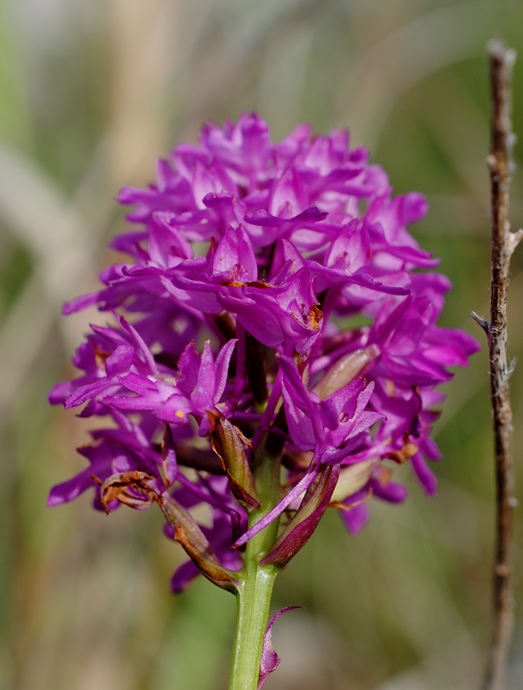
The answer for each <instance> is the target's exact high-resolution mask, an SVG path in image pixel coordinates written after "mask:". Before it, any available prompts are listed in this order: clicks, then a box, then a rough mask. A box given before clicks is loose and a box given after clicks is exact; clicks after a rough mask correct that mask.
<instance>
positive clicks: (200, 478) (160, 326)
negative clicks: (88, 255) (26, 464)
mask: <svg viewBox="0 0 523 690" xmlns="http://www.w3.org/2000/svg"><path fill="white" fill-rule="evenodd" d="M118 201H119V202H120V203H121V204H124V205H126V206H130V207H132V210H131V211H130V213H129V215H128V220H129V222H130V223H131V224H132V226H133V227H134V229H133V230H131V231H129V232H128V233H126V234H123V235H121V236H119V237H117V238H116V239H115V240H114V241H113V243H112V247H113V248H114V249H116V250H118V251H119V252H121V253H122V254H123V255H124V257H126V258H125V259H124V261H123V262H122V263H120V264H117V265H115V266H112V267H110V268H108V269H106V270H105V271H103V272H102V274H101V276H100V278H101V282H102V287H101V288H100V289H99V290H98V291H97V292H95V293H94V294H91V295H88V296H83V297H80V298H78V299H75V300H73V301H72V302H70V303H68V304H66V305H65V308H64V311H65V313H71V312H75V311H78V310H80V309H83V308H84V307H86V306H89V305H97V307H98V309H99V311H100V312H105V318H104V319H103V323H104V325H93V326H92V327H91V332H90V333H89V334H88V335H87V337H86V340H85V342H84V343H83V344H82V345H80V347H79V348H78V350H77V352H76V354H75V356H74V358H73V363H74V365H75V367H76V368H77V369H78V370H79V371H80V372H81V373H80V375H79V376H78V377H77V378H76V379H75V380H73V381H71V382H66V383H60V384H58V385H57V386H56V387H55V388H54V389H53V390H52V392H51V394H50V401H51V402H52V403H63V404H64V405H65V407H67V408H71V407H80V408H81V411H80V415H79V416H81V417H99V418H100V420H101V421H100V426H99V427H98V428H96V429H95V430H93V431H91V436H92V443H91V444H90V445H89V446H86V447H82V448H80V449H79V452H80V453H81V455H82V456H83V457H84V458H85V460H87V462H88V465H87V466H86V467H84V469H82V470H81V471H80V472H79V474H77V475H76V476H75V477H74V478H72V479H69V480H68V481H66V482H64V483H63V484H59V485H58V486H55V487H54V488H53V489H52V490H51V493H50V497H49V504H50V505H58V504H61V503H65V502H67V501H70V500H72V499H74V498H76V497H77V496H78V495H79V494H81V493H82V492H84V491H87V490H90V491H93V493H94V507H95V508H99V509H104V510H105V511H106V512H108V513H109V512H111V511H113V510H115V509H117V508H118V507H119V506H120V505H121V504H125V505H128V506H130V507H132V508H135V509H144V508H148V507H149V506H153V505H156V506H158V507H159V508H160V510H161V512H162V514H163V516H164V518H165V531H166V533H167V535H168V537H169V538H171V539H172V540H174V541H176V542H179V544H180V545H181V546H182V548H183V549H184V550H185V553H186V555H187V561H186V562H185V563H184V564H183V565H182V566H181V567H180V568H178V570H177V571H176V572H175V573H174V575H173V578H172V588H173V590H174V591H176V592H178V591H181V590H183V589H184V587H186V585H187V584H188V583H189V582H190V581H191V580H192V579H193V578H195V577H197V576H198V575H200V574H203V575H204V576H205V577H206V578H207V579H208V580H210V581H211V582H213V583H214V584H216V585H218V586H219V587H222V588H225V589H227V590H229V591H231V592H233V593H234V594H235V595H236V597H237V600H238V616H237V623H238V627H237V632H236V641H235V647H234V652H233V661H232V668H231V675H230V680H229V683H230V684H229V688H230V690H251V689H253V690H254V689H255V688H257V687H258V686H260V687H261V684H263V683H264V682H265V679H266V678H267V676H268V675H269V673H270V672H271V671H272V670H273V668H274V667H275V666H276V664H277V663H278V657H277V655H276V653H275V652H274V650H272V647H271V645H270V633H271V628H272V623H273V622H274V620H276V618H277V616H275V617H273V619H272V621H271V623H270V624H269V625H268V624H267V621H268V619H269V607H270V596H271V591H272V587H273V583H274V578H275V576H276V574H277V573H278V571H279V570H280V569H281V568H282V567H283V566H284V565H285V564H287V563H288V562H289V561H290V560H291V559H292V558H293V556H294V555H295V554H296V553H297V552H298V551H299V550H300V549H301V548H302V547H303V546H304V545H305V544H306V542H307V541H308V540H309V539H310V537H311V536H312V534H313V532H314V531H315V529H316V527H317V526H318V524H319V522H320V520H321V518H322V516H323V514H324V513H325V511H326V510H327V509H328V508H331V509H335V510H337V511H339V514H340V516H341V518H342V520H343V521H344V523H345V525H346V527H347V529H348V530H349V531H350V532H353V533H354V532H357V531H359V530H360V529H361V528H362V527H363V525H364V524H365V522H366V521H367V519H368V517H369V513H370V510H371V504H372V502H373V501H374V500H375V499H378V500H383V501H388V502H391V503H400V502H402V501H403V500H404V499H405V497H406V494H407V491H406V489H405V488H404V487H403V486H402V485H400V484H398V483H396V482H394V481H393V480H392V469H393V467H394V465H395V464H397V463H405V462H410V465H411V467H412V469H413V471H414V473H415V475H416V478H417V479H418V481H419V483H420V484H421V486H422V488H423V489H424V490H425V492H426V493H427V494H433V493H434V491H435V489H436V481H435V478H434V475H433V474H432V472H431V470H430V468H429V465H428V461H429V462H430V461H433V460H437V459H438V458H439V452H438V449H437V447H436V445H435V443H434V441H433V440H432V439H431V437H430V432H431V427H432V424H433V422H434V421H435V419H436V418H437V416H438V412H437V411H436V409H435V406H436V405H438V404H439V403H440V402H441V400H442V395H441V393H439V392H438V390H437V386H438V384H440V383H442V382H444V381H447V380H449V379H450V378H451V374H450V373H449V367H450V366H454V365H460V366H465V365H466V364H467V360H468V357H469V355H470V354H471V353H473V352H474V351H475V350H477V344H476V342H475V341H474V340H473V338H472V337H470V336H469V335H467V334H466V333H463V332H461V331H458V330H452V329H445V328H440V327H439V326H437V325H436V322H437V319H438V317H439V315H440V312H441V309H442V307H443V302H444V296H445V293H446V292H447V291H448V290H449V288H450V284H449V281H448V280H447V278H445V277H444V276H443V275H441V274H439V273H437V272H435V271H434V267H435V266H436V265H437V263H438V262H437V260H435V259H433V258H432V256H431V255H430V254H429V253H427V252H426V251H424V250H423V249H421V248H420V247H419V245H418V243H417V242H416V240H415V239H414V237H413V236H412V235H411V234H410V232H409V230H408V227H409V225H411V224H412V223H415V222H416V221H419V220H420V219H421V218H423V216H424V215H425V213H426V211H427V204H426V201H425V199H424V198H423V196H421V195H420V194H417V193H410V194H405V195H402V196H394V195H393V193H392V189H391V187H390V185H389V181H388V178H387V175H386V173H385V172H384V171H383V170H382V169H381V168H380V167H378V166H376V165H371V164H370V163H369V156H368V153H367V151H366V150H365V149H363V148H350V146H349V136H348V133H347V132H346V131H333V132H332V133H331V134H330V135H328V136H326V137H323V136H313V135H312V134H311V130H310V127H309V126H308V125H305V124H303V125H300V126H299V127H297V128H296V129H295V130H294V131H293V132H292V133H291V134H290V135H289V136H288V137H287V138H286V139H284V140H283V141H281V142H280V143H276V144H274V143H272V141H271V138H270V134H269V129H268V127H267V124H266V123H265V122H264V121H263V120H261V119H260V118H259V117H258V116H257V115H255V114H244V115H242V116H241V117H240V119H239V120H238V122H237V123H233V122H227V123H226V124H225V126H224V127H223V128H221V127H219V126H217V125H215V124H209V125H207V126H205V127H204V128H203V130H202V132H201V136H200V140H199V143H198V145H196V146H192V145H187V144H184V145H181V146H178V147H177V148H175V149H174V151H172V152H171V153H170V154H169V156H168V157H167V158H166V159H165V160H161V161H159V162H158V164H157V170H156V181H155V182H154V183H153V184H151V185H150V186H149V187H148V188H147V189H135V188H125V189H123V190H122V191H121V192H120V194H119V196H118ZM102 419H103V421H102ZM202 505H205V506H207V511H208V513H209V514H210V519H209V520H208V521H206V523H205V524H200V523H199V522H198V517H197V515H200V514H201V506H202ZM195 508H198V509H199V511H197V512H195V511H194V509H195Z"/></svg>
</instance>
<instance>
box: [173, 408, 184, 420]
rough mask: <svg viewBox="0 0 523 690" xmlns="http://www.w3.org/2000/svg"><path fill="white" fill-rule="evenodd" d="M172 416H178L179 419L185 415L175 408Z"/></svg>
mask: <svg viewBox="0 0 523 690" xmlns="http://www.w3.org/2000/svg"><path fill="white" fill-rule="evenodd" d="M174 416H175V417H178V418H179V419H183V418H184V417H185V415H184V413H183V412H182V411H181V410H176V412H175V413H174Z"/></svg>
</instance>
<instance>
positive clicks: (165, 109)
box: [0, 0, 523, 690]
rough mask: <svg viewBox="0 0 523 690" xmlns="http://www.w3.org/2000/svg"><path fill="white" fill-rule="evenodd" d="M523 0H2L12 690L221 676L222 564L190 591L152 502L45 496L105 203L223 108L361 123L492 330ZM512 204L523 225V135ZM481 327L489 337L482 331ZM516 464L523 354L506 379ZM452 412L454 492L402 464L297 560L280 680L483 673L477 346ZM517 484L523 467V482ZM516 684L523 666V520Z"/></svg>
mask: <svg viewBox="0 0 523 690" xmlns="http://www.w3.org/2000/svg"><path fill="white" fill-rule="evenodd" d="M522 30H523V3H521V2H520V1H519V0H516V1H514V2H504V1H502V0H491V1H483V0H467V1H465V0H445V1H437V0H265V1H255V0H4V2H3V4H2V5H0V135H1V139H2V142H1V144H0V228H1V231H0V328H1V331H0V352H1V357H0V367H1V372H0V408H1V413H0V434H1V449H2V462H1V469H0V472H1V480H0V492H1V494H0V498H1V505H2V509H3V512H4V515H3V517H2V525H3V526H2V539H1V553H0V596H1V598H2V602H1V611H2V623H1V627H0V635H1V643H2V644H1V655H0V687H1V688H5V689H6V690H11V689H16V690H94V689H96V690H106V689H107V690H109V689H111V690H112V689H114V688H118V690H174V689H176V690H185V689H190V690H192V689H194V690H223V688H225V687H226V678H227V668H228V662H229V647H230V639H231V635H232V631H231V627H232V621H233V617H234V601H233V599H232V597H230V595H229V594H227V593H225V592H222V591H218V590H216V591H215V588H213V587H212V586H211V585H210V584H208V583H207V582H205V581H201V582H198V583H196V584H195V585H194V586H193V587H191V588H190V589H189V590H188V591H187V592H186V593H185V594H183V595H182V596H180V597H177V598H175V597H173V596H171V595H170V593H169V590H168V581H169V577H170V574H171V572H172V570H173V569H174V567H175V565H176V564H177V563H178V562H179V559H180V553H179V551H178V548H177V547H176V546H175V545H172V544H170V543H169V542H168V541H167V540H166V539H165V538H164V537H163V536H162V533H161V527H160V524H161V516H160V515H159V514H157V513H156V512H153V511H149V512H146V513H136V512H134V511H130V510H125V509H122V510H120V511H118V512H117V513H116V514H113V515H111V518H110V519H107V518H106V517H105V516H104V515H102V514H95V513H94V512H93V511H92V510H91V509H90V506H89V498H88V497H85V496H84V497H82V499H81V500H79V501H77V502H75V503H74V504H71V505H68V506H65V507H61V508H57V509H54V510H47V509H46V508H45V502H46V497H47V493H48V490H49V488H50V486H51V485H52V484H54V483H56V482H58V481H62V480H64V479H66V478H68V477H69V476H71V475H72V474H73V473H76V472H77V471H78V469H79V468H80V466H81V462H82V461H81V459H80V458H79V457H78V456H76V455H75V452H74V450H73V449H74V447H75V446H77V445H80V444H81V443H82V442H83V441H84V439H85V436H86V429H85V424H84V423H83V422H81V421H80V420H77V419H76V418H75V417H74V415H73V414H68V413H65V412H64V411H63V410H61V409H50V408H48V406H47V404H46V395H47V391H48V389H49V388H50V387H51V386H52V385H53V383H54V382H55V381H57V380H60V379H63V378H65V377H68V376H70V375H71V373H72V372H71V368H70V366H68V361H69V357H70V356H71V354H72V352H73V348H74V347H75V346H76V345H77V344H78V342H79V341H80V338H81V335H82V333H83V332H84V331H85V329H86V324H87V321H88V319H89V318H92V316H93V315H92V314H90V315H89V314H87V315H86V314H85V313H84V314H80V315H76V316H72V317H68V319H64V318H62V317H61V316H60V305H61V303H62V302H63V301H64V300H66V299H69V298H71V297H73V296H75V295H77V294H79V293H83V292H86V291H88V290H90V289H93V288H95V286H96V275H97V273H98V271H99V270H100V269H101V268H102V267H104V266H105V265H107V264H108V263H109V262H110V261H111V260H112V259H113V257H111V256H110V255H109V253H108V251H107V250H106V249H105V248H104V246H105V243H106V240H107V239H108V238H109V237H111V236H113V235H114V234H115V233H116V232H117V231H119V230H121V229H122V228H123V227H125V226H124V223H123V212H122V210H120V209H119V208H118V207H117V205H116V204H115V203H114V202H113V201H112V199H113V197H114V195H115V193H116V192H117V191H118V190H119V188H121V187H122V186H124V185H128V184H138V185H144V184H146V183H147V182H148V181H149V180H150V179H151V178H152V175H153V168H154V162H155V159H156V158H157V157H158V156H160V155H163V154H164V153H165V151H167V150H168V149H169V148H171V147H172V146H174V145H175V144H176V143H178V142H180V141H183V140H190V141H192V140H194V139H195V137H196V134H197V131H198V129H199V127H200V125H201V124H202V123H203V122H204V121H206V120H209V119H213V120H216V121H218V122H223V119H224V118H225V117H231V118H236V117H237V116H238V114H239V113H240V112H242V111H243V110H257V111H259V112H260V114H261V115H262V116H263V117H264V118H266V119H267V120H268V121H269V124H270V126H271V130H272V133H273V137H274V139H275V140H277V139H279V138H281V137H283V136H285V135H286V134H287V133H288V132H289V131H290V130H291V129H292V128H293V127H294V126H295V124H296V123H298V122H301V121H304V120H309V121H310V122H311V123H312V125H313V126H314V128H315V129H316V130H317V131H319V132H327V131H328V130H330V129H331V128H333V127H340V126H349V127H350V129H351V136H352V141H353V142H354V143H355V144H364V145H366V146H368V147H370V148H371V149H372V152H373V159H374V161H375V162H378V163H380V164H382V165H383V166H384V167H385V168H386V170H387V171H388V172H389V174H390V177H391V180H392V184H393V185H394V187H395V189H396V191H397V192H405V191H408V190H411V189H416V190H419V191H422V192H424V193H425V194H426V195H427V196H428V199H429V202H430V206H431V213H430V215H429V217H428V219H427V220H426V221H424V222H423V223H422V224H420V225H419V227H418V228H417V231H416V232H417V236H418V238H419V239H420V241H421V243H422V244H423V246H424V247H425V248H428V249H431V250H433V251H434V252H435V254H436V255H437V256H440V257H442V264H441V268H442V270H443V271H444V272H445V273H447V274H448V275H449V276H450V277H451V279H452V281H453V283H454V291H453V292H452V293H451V294H450V295H449V298H448V301H447V307H446V311H445V314H444V317H443V323H444V324H445V325H451V326H455V327H464V328H466V329H467V330H469V331H470V332H472V333H473V334H474V335H476V337H478V339H480V340H482V333H480V332H479V328H478V327H477V326H476V325H475V324H474V323H473V322H472V321H471V319H470V318H469V316H468V312H469V311H470V310H471V309H474V310H476V311H477V312H478V313H480V314H482V315H487V314H488V306H487V301H488V282H489V266H488V264H489V220H488V203H489V191H488V177H487V171H486V166H485V163H484V160H485V155H486V151H487V147H488V113H489V102H488V79H487V71H486V57H485V50H484V47H485V43H486V41H487V40H488V39H489V38H492V37H501V38H504V39H505V40H506V41H507V42H508V43H509V44H510V45H512V46H513V47H514V48H516V50H518V49H519V53H520V56H521V57H520V62H519V64H517V66H516V73H515V84H514V129H515V131H516V133H519V135H520V137H523V98H522V93H523V37H522V36H523V31H522ZM515 158H516V163H519V168H518V171H516V174H515V176H514V182H513V205H512V212H513V220H514V225H515V227H519V226H520V225H521V224H522V223H523V195H522V181H523V176H522V174H521V170H520V169H521V159H522V158H523V147H522V145H520V146H519V148H516V150H515ZM522 267H523V253H522V251H521V250H520V251H519V252H517V253H516V255H515V257H514V262H513V272H512V276H513V277H512V284H511V290H510V318H511V320H510V343H509V345H510V354H511V355H513V356H516V357H517V356H518V355H519V356H520V355H521V352H522V350H523V318H522V313H521V306H520V305H521V300H522V296H523V273H522V270H521V269H522ZM482 344H484V343H483V342H482ZM512 384H513V388H512V395H513V406H514V420H515V423H514V426H515V435H514V458H515V462H516V465H517V467H518V473H519V478H520V484H521V455H522V449H523V427H522V425H521V423H520V420H522V419H523V369H522V368H521V365H520V367H519V368H517V369H516V372H515V374H514V376H513V379H512ZM447 393H448V399H447V401H446V403H445V406H444V413H443V416H442V419H441V420H440V422H439V423H438V427H437V441H438V443H439V445H440V447H441V449H442V451H443V454H444V460H443V462H441V464H439V466H438V467H437V468H436V469H437V473H438V477H439V487H440V488H439V493H438V495H437V497H436V498H434V499H432V500H428V499H426V498H425V497H424V496H423V495H422V493H421V490H420V489H419V488H418V487H417V486H416V485H415V484H414V482H413V481H412V478H411V477H410V475H409V472H408V468H400V470H401V471H398V477H400V478H404V479H405V481H406V482H407V484H408V486H409V487H410V488H411V496H410V498H409V500H408V502H407V504H406V505H404V506H402V507H400V508H397V507H394V506H381V505H376V504H375V505H374V506H373V518H372V521H371V523H370V524H369V525H368V527H367V528H366V529H365V530H364V532H363V533H362V534H361V535H360V536H358V537H357V538H351V537H349V536H348V535H346V534H345V533H344V531H343V528H342V525H341V521H339V520H338V519H337V516H336V515H334V514H332V515H330V514H329V515H328V516H327V519H326V520H325V524H322V525H321V528H320V529H319V530H318V532H317V534H316V535H315V537H314V538H313V539H312V540H311V542H310V543H309V544H308V545H307V547H306V548H305V549H304V551H303V552H302V553H301V554H300V555H299V556H298V557H297V558H296V559H295V561H293V562H292V563H291V564H290V565H289V566H288V568H287V569H286V570H285V571H284V573H283V574H282V575H281V576H280V578H279V582H278V583H277V586H276V593H275V599H274V602H273V607H274V609H276V608H281V607H282V606H284V605H289V604H302V605H304V609H302V610H301V611H296V612H293V613H289V614H288V616H284V617H283V618H282V619H281V620H280V621H278V624H277V625H276V627H275V631H274V644H275V647H276V649H277V650H278V651H279V652H280V655H281V656H282V664H281V666H280V668H279V670H278V672H277V673H276V674H274V676H273V677H272V678H271V679H270V680H269V682H268V684H267V688H271V689H273V690H322V689H323V688H332V689H333V690H363V689H369V688H379V689H380V690H418V689H421V690H432V689H433V688H434V689H435V688H438V690H442V689H443V690H446V689H449V690H450V689H453V690H461V689H463V690H465V689H468V688H476V687H477V686H478V679H479V677H480V675H481V670H482V666H483V653H484V649H485V646H486V642H487V638H488V634H489V622H490V619H489V617H490V564H491V553H492V536H493V526H492V498H493V486H492V477H493V470H492V440H491V431H490V412H489V402H488V379H487V360H486V353H485V351H484V350H483V352H481V353H480V354H479V355H477V356H476V357H475V359H474V362H473V364H472V366H471V367H470V368H469V369H468V370H466V371H459V372H458V374H457V379H456V381H454V382H453V383H452V384H451V385H449V386H448V387H447ZM519 496H520V497H521V488H520V489H519ZM516 522H517V535H516V537H517V540H516V541H517V544H516V559H517V562H518V576H517V582H516V588H517V589H516V594H517V597H518V600H519V608H518V626H517V630H516V637H515V644H514V649H513V654H512V680H511V683H512V685H511V688H517V687H521V686H522V685H523V671H522V665H523V616H522V613H521V611H522V607H523V602H522V599H523V597H522V596H521V595H522V590H523V584H522V577H523V576H522V573H523V557H522V529H521V511H520V510H518V511H517V514H516Z"/></svg>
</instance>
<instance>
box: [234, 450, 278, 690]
mask: <svg viewBox="0 0 523 690" xmlns="http://www.w3.org/2000/svg"><path fill="white" fill-rule="evenodd" d="M257 470H258V471H257V472H256V488H257V490H258V495H259V497H260V500H261V505H262V508H261V509H260V510H254V511H253V512H252V513H251V515H250V518H249V527H252V525H254V524H256V523H257V522H258V520H260V519H261V518H262V517H263V516H264V515H265V514H266V513H268V512H269V510H271V509H272V508H273V506H274V505H275V504H276V503H277V501H278V497H279V490H280V482H279V478H280V477H279V475H280V463H279V461H277V460H275V459H273V458H267V457H266V458H263V459H261V462H260V463H259V464H258V468H257ZM277 534H278V521H277V520H276V521H275V522H273V523H271V524H270V525H269V526H268V527H266V528H265V529H264V530H262V531H261V532H260V533H259V534H257V535H256V536H254V537H253V538H252V539H251V540H250V541H249V542H248V543H247V547H246V551H245V560H244V566H243V569H242V571H241V578H240V587H239V591H238V594H237V598H238V604H237V607H238V608H237V615H236V635H235V639H234V648H233V656H232V663H231V673H230V676H229V690H257V688H258V680H259V674H260V662H261V655H262V649H263V641H264V636H265V631H266V629H267V621H268V618H269V610H270V604H271V594H272V588H273V585H274V580H275V578H276V575H277V574H278V570H279V568H278V567H277V566H274V565H265V566H263V565H260V560H261V559H262V558H263V556H265V555H266V554H267V553H268V551H269V550H270V548H271V547H272V545H273V544H274V542H275V540H276V536H277Z"/></svg>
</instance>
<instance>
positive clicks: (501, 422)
mask: <svg viewBox="0 0 523 690" xmlns="http://www.w3.org/2000/svg"><path fill="white" fill-rule="evenodd" d="M487 50H488V55H489V64H490V82H491V99H492V114H491V144H490V152H489V155H488V157H487V164H488V168H489V171H490V184H491V222H492V254H491V282H490V322H489V323H488V324H486V327H485V326H484V329H485V330H486V332H487V335H488V344H489V359H490V390H491V405H492V416H493V426H494V446H495V479H496V537H495V538H496V544H495V555H494V568H493V627H492V635H491V641H490V645H489V649H488V656H487V664H486V669H485V675H484V679H483V685H482V690H502V689H503V688H504V687H505V682H506V666H507V657H508V651H509V648H510V642H511V638H512V633H513V628H514V599H513V585H512V580H513V573H512V550H513V548H512V532H513V526H512V523H513V515H512V513H513V505H514V499H513V490H514V472H513V462H512V455H511V448H510V442H511V435H512V409H511V406H510V396H509V377H510V374H511V367H510V365H509V363H508V360H507V291H508V284H509V266H510V257H511V255H512V252H513V251H514V249H515V248H516V246H517V244H518V242H519V241H520V240H521V236H522V234H523V233H522V231H521V230H520V231H518V232H516V233H513V232H512V231H511V229H510V219H509V200H510V199H509V192H510V190H509V187H510V177H511V172H512V161H511V148H512V144H513V142H514V135H513V133H512V123H511V100H512V99H511V75H512V67H513V64H514V61H515V52H514V51H513V50H510V49H509V48H507V47H506V46H505V45H503V44H502V43H500V42H499V41H491V42H490V43H489V44H488V47H487Z"/></svg>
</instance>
